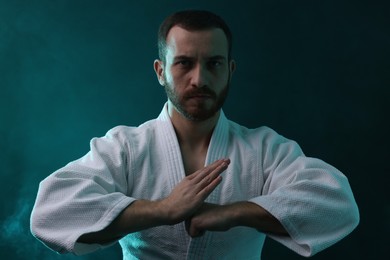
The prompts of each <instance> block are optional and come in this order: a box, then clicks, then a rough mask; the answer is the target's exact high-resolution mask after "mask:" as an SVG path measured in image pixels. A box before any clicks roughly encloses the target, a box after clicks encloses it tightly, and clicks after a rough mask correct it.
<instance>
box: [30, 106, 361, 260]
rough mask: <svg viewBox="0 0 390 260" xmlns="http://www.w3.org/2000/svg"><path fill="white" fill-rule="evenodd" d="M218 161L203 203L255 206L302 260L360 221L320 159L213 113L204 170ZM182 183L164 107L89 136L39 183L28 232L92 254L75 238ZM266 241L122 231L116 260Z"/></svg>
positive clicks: (247, 236)
mask: <svg viewBox="0 0 390 260" xmlns="http://www.w3.org/2000/svg"><path fill="white" fill-rule="evenodd" d="M220 158H230V159H231V164H230V165H229V168H228V170H227V171H226V172H225V173H223V181H222V183H221V184H220V185H219V186H218V187H217V188H216V190H214V192H213V193H212V194H211V195H210V196H209V197H208V199H207V202H210V203H216V204H226V203H231V202H235V201H252V202H254V203H257V204H259V205H261V206H262V207H263V208H265V209H266V210H268V211H269V212H270V213H271V214H273V215H274V216H275V217H276V218H277V219H279V221H281V223H282V224H283V226H284V227H285V228H286V229H287V231H288V232H289V234H290V236H289V237H279V236H273V235H271V236H270V237H272V238H273V239H275V240H277V241H279V242H280V243H282V244H284V245H285V246H287V247H289V248H290V249H292V250H294V251H295V252H297V253H298V254H301V255H304V256H310V255H313V254H315V253H317V252H319V251H321V250H323V249H324V248H327V247H329V246H330V245H332V244H334V243H336V242H337V241H339V240H340V239H342V238H343V237H345V236H346V235H347V234H349V233H350V232H351V231H352V230H353V229H354V228H355V227H356V225H357V223H358V221H359V213H358V208H357V205H356V203H355V200H354V198H353V194H352V191H351V189H350V186H349V183H348V180H347V178H346V177H345V176H344V175H343V174H342V173H340V172H339V171H338V170H337V169H335V168H334V167H332V166H330V165H328V164H326V163H325V162H323V161H321V160H318V159H314V158H308V157H306V156H305V155H304V154H303V153H302V151H301V149H300V148H299V146H298V145H297V143H295V142H294V141H291V140H288V139H286V138H284V137H282V136H280V135H278V134H277V133H276V132H274V131H273V130H271V129H270V128H267V127H260V128H257V129H247V128H245V127H243V126H240V125H238V124H236V123H234V122H232V121H229V120H227V119H226V117H225V115H224V114H223V112H221V116H220V119H219V121H218V124H217V126H216V128H215V130H214V132H213V135H212V138H211V142H210V145H209V149H208V153H207V158H206V165H207V164H210V163H212V162H213V161H215V160H217V159H220ZM184 176H185V173H184V168H183V163H182V158H181V154H180V148H179V145H178V142H177V138H176V135H175V131H174V129H173V126H172V124H171V121H170V119H169V116H168V114H167V112H166V107H164V109H163V111H162V112H161V114H160V116H159V117H158V118H157V119H155V120H151V121H148V122H146V123H144V124H143V125H141V126H139V127H125V126H119V127H116V128H114V129H112V130H110V131H109V132H108V133H107V135H106V136H105V137H102V138H94V139H93V140H92V141H91V150H90V152H89V153H88V154H86V155H85V156H84V157H82V158H81V159H79V160H76V161H74V162H71V163H70V164H68V165H66V166H65V167H64V168H62V169H60V170H58V171H56V172H55V173H53V174H52V175H50V176H49V177H47V178H46V179H45V180H43V181H42V182H41V184H40V187H39V192H38V196H37V200H36V203H35V206H34V210H33V213H32V217H31V229H32V232H33V234H34V235H35V236H36V237H37V238H38V239H40V240H41V241H42V242H43V243H45V244H46V245H47V246H48V247H49V248H51V249H53V250H55V251H58V252H60V253H66V252H73V253H75V254H84V253H88V252H91V251H94V250H97V249H99V248H101V247H103V246H101V245H96V244H94V245H87V244H82V243H77V242H76V240H77V239H78V237H80V236H81V235H82V234H85V233H89V232H94V231H99V230H102V229H103V228H105V227H106V226H107V225H109V223H111V222H112V220H113V219H115V217H116V216H117V215H118V214H119V213H120V212H121V211H122V210H123V209H124V208H126V207H127V206H128V205H129V204H131V203H132V202H133V201H134V200H136V199H149V200H157V199H161V198H164V197H166V196H168V194H169V193H170V192H171V190H172V189H173V187H174V186H175V185H176V184H178V183H179V182H180V181H181V180H182V179H183V178H184ZM264 239H265V234H263V233H261V232H258V231H257V230H255V229H251V228H246V227H236V228H233V229H231V230H229V231H227V232H206V233H205V235H204V236H202V237H199V238H194V239H192V238H190V237H189V236H188V235H187V233H186V231H185V227H184V223H180V224H177V225H175V226H160V227H156V228H150V229H147V230H144V231H142V232H136V233H133V234H129V235H127V236H126V237H124V238H122V239H121V240H120V241H119V242H120V244H121V246H122V248H123V255H124V259H138V258H140V259H167V258H168V259H186V258H187V259H198V258H199V259H205V258H214V259H217V258H223V259H259V258H260V255H261V250H262V246H263V243H264ZM104 246H109V245H104Z"/></svg>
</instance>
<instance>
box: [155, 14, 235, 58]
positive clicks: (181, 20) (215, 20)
mask: <svg viewBox="0 0 390 260" xmlns="http://www.w3.org/2000/svg"><path fill="white" fill-rule="evenodd" d="M174 26H179V27H181V28H183V29H186V30H187V31H201V30H207V29H213V28H219V29H221V30H222V31H223V32H224V33H225V36H226V39H227V41H228V59H229V60H230V59H231V52H232V41H233V40H232V38H233V36H232V33H231V31H230V29H229V27H228V25H227V24H226V23H225V21H224V20H223V19H222V18H221V17H219V16H218V15H216V14H214V13H211V12H209V11H204V10H186V11H180V12H177V13H174V14H172V15H170V16H168V17H167V18H166V19H165V20H164V21H163V23H162V24H161V25H160V28H159V31H158V39H157V40H158V41H157V44H158V54H159V58H160V60H161V61H163V62H165V55H166V47H167V42H166V40H167V36H168V33H169V31H170V30H171V29H172V27H174Z"/></svg>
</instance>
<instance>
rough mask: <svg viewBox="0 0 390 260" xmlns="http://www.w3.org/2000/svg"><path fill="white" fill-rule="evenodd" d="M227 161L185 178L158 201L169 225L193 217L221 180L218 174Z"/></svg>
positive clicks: (209, 166)
mask: <svg viewBox="0 0 390 260" xmlns="http://www.w3.org/2000/svg"><path fill="white" fill-rule="evenodd" d="M229 163H230V160H229V159H223V160H217V161H215V162H214V163H212V164H210V165H208V166H206V167H204V168H203V169H201V170H198V171H196V172H195V173H193V174H191V175H189V176H187V177H185V178H184V179H183V180H182V181H181V182H180V183H179V184H178V185H177V186H176V187H175V188H174V189H173V190H172V192H171V194H170V195H169V196H168V197H167V198H165V199H163V200H161V201H160V206H161V208H162V209H163V211H164V212H166V216H167V219H168V223H169V224H176V223H179V222H181V221H184V220H185V219H187V218H189V217H190V216H191V215H193V214H194V213H195V212H196V211H197V210H198V208H199V207H200V206H202V204H203V202H204V200H205V199H206V198H207V197H208V196H209V195H210V193H211V192H212V191H213V190H214V189H215V188H216V187H217V186H218V184H219V183H220V182H221V180H222V176H220V174H221V173H222V172H223V171H224V170H226V168H227V167H228V165H229Z"/></svg>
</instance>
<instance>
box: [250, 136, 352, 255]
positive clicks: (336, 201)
mask: <svg viewBox="0 0 390 260" xmlns="http://www.w3.org/2000/svg"><path fill="white" fill-rule="evenodd" d="M261 147H262V150H263V152H262V153H260V154H261V157H262V158H261V159H260V160H261V161H262V164H263V172H264V178H265V179H264V187H263V191H262V196H260V197H256V198H253V199H252V200H251V201H252V202H254V203H256V204H258V205H260V206H261V207H263V208H264V209H266V210H267V211H268V212H270V213H271V214H272V215H273V216H275V217H276V218H277V219H278V220H279V221H280V222H281V224H282V225H283V226H284V227H285V229H286V230H287V232H288V233H289V236H276V235H269V236H270V237H271V238H273V239H274V240H276V241H278V242H280V243H282V244H283V245H285V246H287V247H288V248H290V249H291V250H293V251H295V252H296V253H298V254H300V255H303V256H306V257H307V256H312V255H314V254H316V253H318V252H320V251H321V250H324V249H325V248H327V247H329V246H331V245H333V244H334V243H336V242H338V241H339V240H341V239H342V238H344V237H345V236H347V235H348V234H349V233H350V232H352V230H353V229H354V228H355V227H356V226H357V225H358V222H359V210H358V207H357V204H356V202H355V199H354V196H353V194H352V190H351V187H350V185H349V182H348V180H347V178H346V176H344V175H343V174H342V173H341V172H340V171H339V170H337V169H336V168H334V167H332V166H331V165H329V164H327V163H325V162H323V161H322V160H319V159H315V158H309V157H306V156H305V155H304V154H303V152H302V150H301V148H300V147H299V146H298V144H297V143H296V142H294V141H291V140H288V139H285V138H284V137H282V136H280V135H278V134H277V133H275V132H270V134H268V135H267V136H266V137H265V138H264V140H263V143H262V145H261Z"/></svg>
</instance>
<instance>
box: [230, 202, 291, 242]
mask: <svg viewBox="0 0 390 260" xmlns="http://www.w3.org/2000/svg"><path fill="white" fill-rule="evenodd" d="M228 207H230V209H229V211H230V212H232V213H231V214H233V215H234V219H235V220H234V221H235V224H236V225H237V226H247V227H252V228H255V229H257V230H258V231H260V232H264V233H272V234H276V235H288V233H287V231H286V229H285V228H284V227H283V226H282V224H281V223H280V222H279V221H278V220H277V219H276V218H275V217H274V216H273V215H271V214H270V213H269V212H268V211H266V210H265V209H264V208H262V207H261V206H259V205H257V204H255V203H252V202H236V203H233V204H231V205H228Z"/></svg>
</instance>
